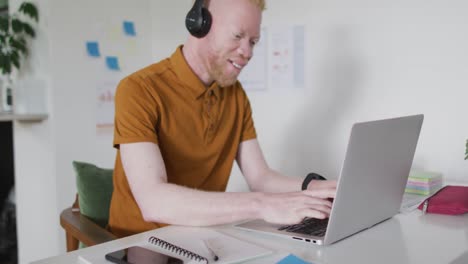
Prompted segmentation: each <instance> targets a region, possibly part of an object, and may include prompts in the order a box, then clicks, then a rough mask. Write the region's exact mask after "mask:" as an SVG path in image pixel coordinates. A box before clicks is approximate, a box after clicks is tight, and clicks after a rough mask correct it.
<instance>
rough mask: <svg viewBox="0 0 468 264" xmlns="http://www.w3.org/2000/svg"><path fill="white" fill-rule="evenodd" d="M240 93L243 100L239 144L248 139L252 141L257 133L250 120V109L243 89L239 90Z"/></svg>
mask: <svg viewBox="0 0 468 264" xmlns="http://www.w3.org/2000/svg"><path fill="white" fill-rule="evenodd" d="M240 90H241V92H242V99H243V110H244V111H243V113H244V116H243V123H242V134H241V140H240V141H241V142H242V141H246V140H249V139H253V138H256V137H257V133H256V131H255V126H254V121H253V118H252V108H251V107H250V102H249V98H248V97H247V94H246V93H245V91H244V89H243V88H242V86H241V88H240Z"/></svg>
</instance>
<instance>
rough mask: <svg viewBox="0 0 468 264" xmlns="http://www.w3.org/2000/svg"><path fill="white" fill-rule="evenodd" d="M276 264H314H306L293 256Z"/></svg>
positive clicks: (290, 255) (306, 263)
mask: <svg viewBox="0 0 468 264" xmlns="http://www.w3.org/2000/svg"><path fill="white" fill-rule="evenodd" d="M276 264H312V263H311V262H306V261H304V260H302V259H300V258H298V257H296V256H295V255H293V254H289V255H288V256H286V257H285V258H283V259H282V260H280V261H279V262H278V263H276Z"/></svg>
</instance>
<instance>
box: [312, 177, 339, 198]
mask: <svg viewBox="0 0 468 264" xmlns="http://www.w3.org/2000/svg"><path fill="white" fill-rule="evenodd" d="M336 185H337V181H336V180H332V181H321V180H312V181H311V182H310V183H309V185H308V186H307V190H311V191H320V190H329V191H331V192H334V193H335V194H336ZM333 197H334V196H333Z"/></svg>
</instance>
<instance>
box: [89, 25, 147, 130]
mask: <svg viewBox="0 0 468 264" xmlns="http://www.w3.org/2000/svg"><path fill="white" fill-rule="evenodd" d="M93 31H94V32H92V33H90V34H89V35H90V38H89V39H87V40H86V41H84V43H83V47H84V50H85V54H86V56H87V58H88V62H89V63H90V64H93V67H94V68H96V69H97V70H98V71H99V72H98V74H96V76H97V77H96V78H95V81H94V85H95V87H96V88H95V89H96V130H97V133H98V134H103V133H104V134H109V133H112V131H113V127H114V95H115V90H116V88H117V85H118V83H119V81H120V80H121V79H122V78H123V77H125V76H126V75H128V74H130V73H131V72H133V71H135V70H136V69H137V68H138V67H141V65H140V64H141V60H139V58H142V57H150V51H149V50H148V51H147V53H145V52H144V50H145V49H144V48H142V45H144V43H142V41H143V40H141V39H139V38H138V36H139V35H138V28H137V25H136V23H135V22H133V21H131V20H115V19H114V20H113V21H106V22H101V23H99V24H98V25H96V26H95V27H94V28H93ZM91 37H94V38H91ZM136 65H139V66H136Z"/></svg>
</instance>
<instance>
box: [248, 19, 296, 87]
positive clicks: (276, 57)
mask: <svg viewBox="0 0 468 264" xmlns="http://www.w3.org/2000/svg"><path fill="white" fill-rule="evenodd" d="M304 68H305V29H304V26H303V25H281V26H275V27H270V28H266V27H265V28H262V31H261V38H260V41H259V42H258V43H257V44H256V46H255V48H254V55H253V57H252V59H251V60H250V61H249V63H248V64H247V66H246V67H245V68H244V69H243V70H242V72H241V74H240V76H239V81H240V82H241V83H242V86H243V87H244V89H245V90H246V91H267V90H270V91H274V90H277V91H291V90H292V89H303V88H304V86H305V76H304V75H305V70H304Z"/></svg>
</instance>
